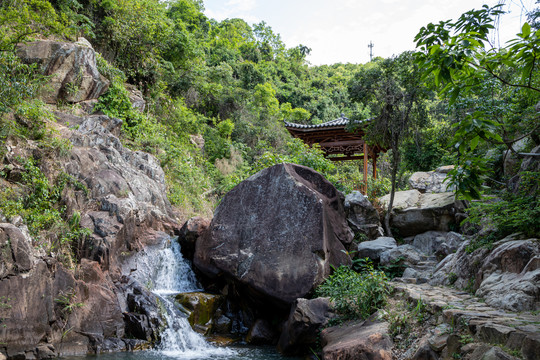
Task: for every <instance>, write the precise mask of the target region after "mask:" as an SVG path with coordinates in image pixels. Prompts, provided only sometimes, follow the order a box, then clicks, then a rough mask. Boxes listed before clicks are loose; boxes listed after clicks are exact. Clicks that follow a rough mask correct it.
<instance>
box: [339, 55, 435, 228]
mask: <svg viewBox="0 0 540 360" xmlns="http://www.w3.org/2000/svg"><path fill="white" fill-rule="evenodd" d="M349 91H350V93H351V97H352V98H353V99H354V100H356V101H359V102H363V103H364V104H366V105H369V106H370V108H371V112H372V113H373V114H375V117H374V118H373V119H372V121H371V122H370V125H369V127H368V131H367V138H368V141H369V142H371V143H373V144H378V145H380V146H382V147H385V148H387V149H390V150H392V158H391V165H392V174H391V176H392V188H391V192H390V201H389V204H388V209H387V212H386V217H385V221H384V223H385V224H384V225H385V230H386V232H387V234H388V235H389V236H392V231H391V229H390V215H391V212H392V207H393V204H394V194H395V191H396V180H397V173H398V169H399V166H400V161H401V144H402V142H403V141H404V139H406V138H408V137H409V136H410V135H411V130H412V129H413V128H414V125H415V123H420V122H422V121H423V120H425V118H426V112H425V108H424V103H423V101H422V100H423V98H424V97H425V96H426V88H425V87H424V86H423V84H422V82H421V81H420V70H419V68H418V66H417V65H416V64H415V63H414V62H413V54H412V53H410V52H404V53H402V54H401V55H399V56H398V57H395V58H390V59H385V60H380V61H379V62H378V66H377V67H372V68H369V69H367V70H365V71H360V72H358V73H357V74H356V75H355V77H354V79H353V80H352V81H351V83H350V90H349Z"/></svg>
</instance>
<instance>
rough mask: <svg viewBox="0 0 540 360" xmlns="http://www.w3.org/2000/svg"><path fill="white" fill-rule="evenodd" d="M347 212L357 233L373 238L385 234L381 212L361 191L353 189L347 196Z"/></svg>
mask: <svg viewBox="0 0 540 360" xmlns="http://www.w3.org/2000/svg"><path fill="white" fill-rule="evenodd" d="M345 212H346V214H347V221H348V223H349V225H350V226H351V229H352V230H353V231H354V232H355V233H361V234H364V235H366V236H367V237H368V238H369V239H372V240H373V239H376V238H378V237H379V236H382V235H383V230H382V228H381V222H380V219H379V213H378V212H377V210H376V209H375V208H374V207H373V205H372V204H371V202H370V201H369V200H368V198H367V197H366V196H364V195H362V193H361V192H360V191H353V192H352V193H350V194H348V195H347V196H346V197H345Z"/></svg>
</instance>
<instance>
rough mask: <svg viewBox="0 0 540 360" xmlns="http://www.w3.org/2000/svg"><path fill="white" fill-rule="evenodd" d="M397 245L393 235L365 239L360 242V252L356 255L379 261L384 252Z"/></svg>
mask: <svg viewBox="0 0 540 360" xmlns="http://www.w3.org/2000/svg"><path fill="white" fill-rule="evenodd" d="M396 247H397V243H396V240H395V239H394V238H391V237H385V236H383V237H380V238H378V239H376V240H372V241H364V242H361V243H360V244H358V252H357V253H356V257H358V258H364V257H368V258H370V259H371V260H375V261H379V259H380V256H381V254H382V253H383V252H385V251H388V250H390V249H394V248H396Z"/></svg>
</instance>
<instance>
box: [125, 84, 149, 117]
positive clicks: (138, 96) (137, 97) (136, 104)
mask: <svg viewBox="0 0 540 360" xmlns="http://www.w3.org/2000/svg"><path fill="white" fill-rule="evenodd" d="M126 89H127V90H128V91H129V101H130V102H131V106H132V107H133V108H134V109H135V110H138V111H139V112H143V111H144V109H145V107H146V101H145V100H144V97H143V94H142V92H141V91H140V90H138V89H137V88H136V87H135V86H133V85H129V84H128V85H126Z"/></svg>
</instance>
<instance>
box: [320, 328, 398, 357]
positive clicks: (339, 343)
mask: <svg viewBox="0 0 540 360" xmlns="http://www.w3.org/2000/svg"><path fill="white" fill-rule="evenodd" d="M321 342H322V346H323V358H324V359H325V360H338V359H339V360H356V359H372V360H391V359H392V345H393V344H392V340H391V338H390V336H389V335H388V323H383V322H375V323H373V322H368V321H366V322H362V323H356V324H343V325H341V326H334V327H330V328H326V329H324V330H323V331H322V332H321Z"/></svg>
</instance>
